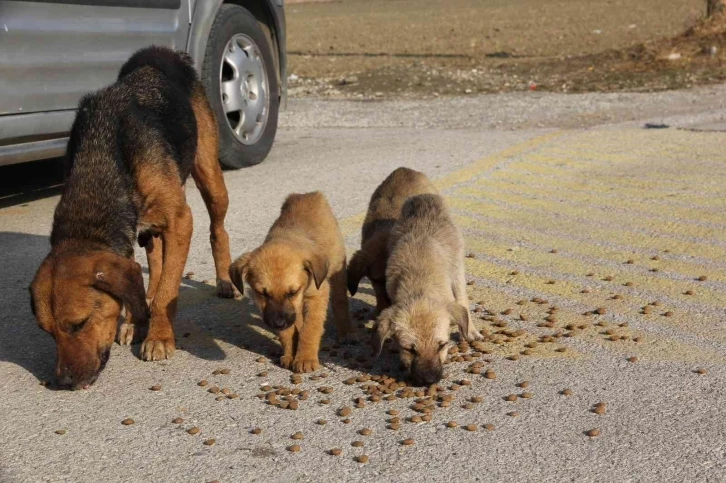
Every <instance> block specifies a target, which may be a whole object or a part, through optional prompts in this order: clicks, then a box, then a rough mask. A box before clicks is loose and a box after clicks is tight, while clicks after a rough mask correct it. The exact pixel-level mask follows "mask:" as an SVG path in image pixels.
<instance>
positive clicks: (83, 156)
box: [30, 47, 234, 389]
mask: <svg viewBox="0 0 726 483" xmlns="http://www.w3.org/2000/svg"><path fill="white" fill-rule="evenodd" d="M217 148H218V133H217V124H216V122H215V118H214V113H213V112H212V110H211V108H210V107H209V103H208V101H207V98H206V96H205V93H204V88H203V87H202V85H201V83H200V82H199V81H198V79H197V75H196V72H195V71H194V68H193V67H192V60H191V58H190V57H188V56H187V55H186V54H183V53H176V52H174V51H172V50H169V49H166V48H161V47H149V48H146V49H142V50H140V51H138V52H136V53H135V54H134V55H133V56H131V58H130V59H129V60H128V61H127V62H126V64H124V66H123V67H122V68H121V71H120V72H119V75H118V79H117V81H116V83H115V84H112V85H110V86H108V87H106V88H104V89H101V90H100V91H98V92H95V93H92V94H89V95H87V96H86V97H84V98H83V99H82V100H81V102H80V105H79V107H78V114H77V116H76V120H75V122H74V123H73V127H72V129H71V135H70V140H69V142H68V150H67V154H66V157H67V159H66V163H67V164H66V180H65V186H64V188H63V193H62V195H61V199H60V201H59V203H58V206H57V207H56V210H55V215H54V218H53V229H52V233H51V238H50V242H51V252H50V254H49V255H48V256H47V257H46V259H45V260H44V261H43V263H42V264H41V266H40V268H39V269H38V272H37V273H36V275H35V279H34V280H33V283H32V285H31V287H30V292H31V305H32V308H33V313H34V314H35V316H36V318H37V319H38V324H39V325H40V327H41V328H43V329H44V330H45V331H46V332H48V333H50V334H51V335H52V336H53V338H54V339H55V341H56V347H57V351H58V358H57V366H56V376H57V379H58V384H59V385H60V386H65V387H70V388H73V389H78V388H80V387H88V386H89V385H90V384H92V383H93V382H94V381H95V380H96V378H97V377H98V374H99V372H100V371H101V369H103V366H104V365H105V363H106V361H107V359H108V354H109V350H110V347H111V344H112V343H113V340H114V337H115V335H116V333H117V328H118V327H117V326H118V318H119V315H120V312H121V308H122V306H125V307H126V312H127V316H126V320H125V321H124V323H123V324H122V325H121V327H120V328H119V330H118V340H119V343H121V344H130V343H131V342H132V341H133V340H134V336H137V337H138V336H139V335H140V333H141V332H142V331H143V330H144V329H147V328H148V331H147V336H146V339H145V340H144V342H143V344H142V347H141V357H142V358H143V359H144V360H159V359H167V358H169V357H171V356H172V355H173V353H174V349H175V343H174V331H173V329H172V322H173V320H174V317H175V315H176V309H177V297H178V293H179V284H180V282H181V278H182V273H183V270H184V264H185V263H186V259H187V254H188V251H189V244H190V241H191V236H192V214H191V210H190V208H189V206H188V205H187V202H186V198H185V193H184V185H185V182H186V180H187V178H188V177H189V175H190V174H191V175H192V177H193V178H194V181H195V182H196V184H197V187H198V188H199V191H200V192H201V194H202V197H203V199H204V202H205V204H206V206H207V209H208V211H209V215H210V218H211V243H212V252H213V256H214V263H215V268H216V272H217V289H218V294H219V296H221V297H232V296H234V286H233V285H232V283H231V282H230V279H229V274H228V271H229V265H230V255H229V238H228V236H227V232H226V231H225V229H224V217H225V215H226V212H227V205H228V198H227V190H226V188H225V185H224V178H223V177H222V172H221V169H220V166H219V163H218V159H217ZM137 240H138V243H139V245H141V246H143V247H145V249H146V253H147V257H148V263H149V287H148V292H147V293H146V294H145V293H144V286H143V279H142V276H141V267H140V266H139V264H138V263H136V262H135V261H134V243H135V242H136V241H137ZM149 306H150V310H149ZM147 324H148V327H147Z"/></svg>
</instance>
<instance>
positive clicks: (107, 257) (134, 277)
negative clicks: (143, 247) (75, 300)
mask: <svg viewBox="0 0 726 483" xmlns="http://www.w3.org/2000/svg"><path fill="white" fill-rule="evenodd" d="M92 276H93V279H92V282H91V285H92V286H93V287H94V288H96V289H98V290H101V291H103V292H106V293H107V294H109V295H112V296H113V297H115V298H117V299H119V300H121V301H122V302H123V304H124V305H125V306H126V308H127V309H128V310H129V311H130V312H131V315H132V316H133V318H134V320H135V322H136V323H141V324H143V323H146V322H148V321H149V306H148V305H147V304H146V290H145V289H144V277H143V276H142V275H141V265H139V264H138V263H136V262H135V261H134V260H130V259H128V258H124V257H121V256H119V255H116V254H114V253H107V252H104V253H102V254H101V255H100V256H99V258H98V259H97V260H96V262H95V264H94V266H93V275H92Z"/></svg>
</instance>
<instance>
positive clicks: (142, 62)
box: [118, 45, 198, 96]
mask: <svg viewBox="0 0 726 483" xmlns="http://www.w3.org/2000/svg"><path fill="white" fill-rule="evenodd" d="M142 67H153V68H154V69H156V70H158V71H159V72H161V73H162V74H164V77H166V78H167V79H169V82H171V83H172V84H174V85H175V86H177V87H178V88H179V89H181V90H182V91H183V92H184V93H185V94H186V95H187V96H189V95H191V93H192V90H193V89H194V86H195V84H196V83H197V82H198V77H197V71H196V70H194V61H193V60H192V58H191V57H190V56H189V54H187V53H186V52H175V51H174V50H172V49H169V48H167V47H161V46H158V45H152V46H150V47H145V48H143V49H141V50H137V51H136V52H135V53H134V54H133V55H132V56H131V57H129V60H127V61H126V63H125V64H124V65H123V66H122V67H121V70H120V71H119V73H118V80H119V81H120V80H121V79H123V78H124V77H126V76H127V75H129V74H131V73H132V72H133V71H135V70H137V69H141V68H142Z"/></svg>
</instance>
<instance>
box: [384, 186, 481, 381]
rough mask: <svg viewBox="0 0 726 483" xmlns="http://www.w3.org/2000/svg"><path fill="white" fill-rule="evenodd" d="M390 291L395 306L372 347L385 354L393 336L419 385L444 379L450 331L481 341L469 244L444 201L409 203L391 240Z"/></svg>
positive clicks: (433, 197)
mask: <svg viewBox="0 0 726 483" xmlns="http://www.w3.org/2000/svg"><path fill="white" fill-rule="evenodd" d="M389 251H390V256H389V258H388V267H387V268H386V291H387V292H388V294H389V295H390V297H391V301H392V302H393V305H391V306H390V307H389V308H387V309H386V310H384V311H383V312H381V314H380V315H379V316H378V320H377V326H376V332H375V334H374V336H373V340H372V344H373V348H374V351H376V352H377V353H378V354H380V352H381V350H382V349H383V343H384V342H385V340H386V339H387V338H388V337H391V336H393V337H394V338H395V339H396V342H397V343H398V345H399V346H400V348H401V352H400V354H401V356H400V357H401V362H402V363H403V365H404V366H405V367H406V369H407V370H408V371H409V372H410V375H411V377H412V379H413V381H414V383H416V384H418V385H428V384H433V383H435V382H437V381H438V380H439V379H441V376H442V374H443V362H444V359H445V358H446V352H447V345H448V342H449V326H450V324H451V323H452V322H454V323H456V324H457V325H458V326H459V331H460V332H461V335H462V337H464V338H466V340H468V341H470V342H471V341H474V340H478V339H481V338H482V336H481V334H480V333H479V332H477V330H476V328H475V327H474V324H473V323H472V322H471V317H470V314H469V298H468V296H467V293H466V279H465V274H464V240H463V237H462V235H461V231H459V228H458V227H457V226H456V225H455V224H454V222H453V220H452V218H451V215H450V214H449V210H448V209H447V207H446V205H445V203H444V200H443V198H442V197H441V196H439V195H433V194H424V195H417V196H414V197H411V198H409V199H408V200H407V201H406V203H404V205H403V208H402V210H401V217H400V218H399V220H398V221H397V222H396V224H395V226H394V227H393V230H392V231H391V235H390V245H389Z"/></svg>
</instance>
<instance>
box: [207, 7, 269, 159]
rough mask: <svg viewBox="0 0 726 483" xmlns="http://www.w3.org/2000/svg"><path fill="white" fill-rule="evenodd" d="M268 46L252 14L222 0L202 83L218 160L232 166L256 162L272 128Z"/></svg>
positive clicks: (263, 152) (266, 148)
mask: <svg viewBox="0 0 726 483" xmlns="http://www.w3.org/2000/svg"><path fill="white" fill-rule="evenodd" d="M277 78H278V76H277V75H276V71H275V60H274V56H273V54H272V46H271V45H270V43H269V41H268V40H267V37H266V36H265V34H264V32H263V31H262V28H261V27H260V24H259V23H258V22H257V19H255V17H254V16H253V15H252V14H251V13H250V12H249V11H248V10H246V9H244V8H242V7H240V6H237V5H222V6H221V7H220V8H219V11H218V12H217V16H216V17H215V19H214V23H213V24H212V29H211V31H210V33H209V39H208V40H207V49H206V51H205V53H204V64H203V66H202V83H203V84H204V87H205V88H206V90H207V96H208V97H209V103H210V105H211V106H212V109H213V110H214V114H215V115H216V116H217V124H218V125H219V161H220V163H221V164H222V166H223V167H225V168H231V169H238V168H243V167H245V166H252V165H255V164H258V163H261V162H262V161H263V160H264V159H265V157H267V154H268V153H269V152H270V149H272V143H273V141H274V140H275V134H276V133H277V116H278V112H279V109H280V87H279V85H278V80H277Z"/></svg>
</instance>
